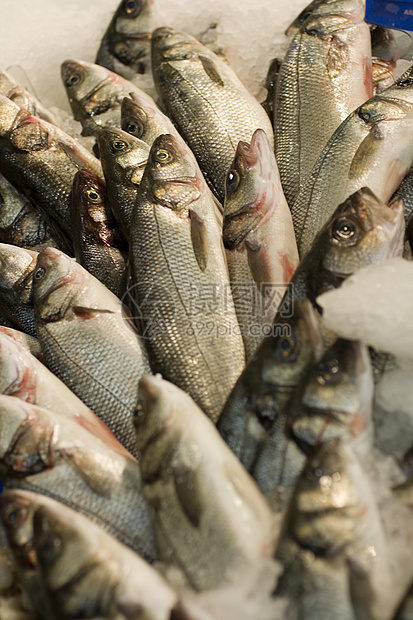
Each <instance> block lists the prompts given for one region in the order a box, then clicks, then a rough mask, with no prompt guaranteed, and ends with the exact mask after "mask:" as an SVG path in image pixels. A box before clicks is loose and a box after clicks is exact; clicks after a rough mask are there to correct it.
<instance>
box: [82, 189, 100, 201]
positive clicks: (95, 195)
mask: <svg viewBox="0 0 413 620" xmlns="http://www.w3.org/2000/svg"><path fill="white" fill-rule="evenodd" d="M86 195H87V197H88V198H89V200H91V201H92V202H102V197H101V195H100V194H99V192H97V191H96V190H95V189H88V190H87V192H86Z"/></svg>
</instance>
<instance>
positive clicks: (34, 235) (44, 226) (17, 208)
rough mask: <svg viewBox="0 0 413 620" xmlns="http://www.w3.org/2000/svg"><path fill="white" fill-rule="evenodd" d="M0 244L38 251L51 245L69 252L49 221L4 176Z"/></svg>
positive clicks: (1, 178) (0, 180)
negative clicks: (54, 233) (54, 232)
mask: <svg viewBox="0 0 413 620" xmlns="http://www.w3.org/2000/svg"><path fill="white" fill-rule="evenodd" d="M56 237H57V235H56ZM0 243H9V244H12V245H18V246H19V247H21V248H28V249H32V250H33V251H35V252H39V251H41V250H44V248H45V247H48V246H51V247H58V248H60V249H62V250H65V249H66V250H67V249H69V248H67V247H66V245H65V244H64V242H62V240H60V241H59V240H58V238H55V237H54V235H53V231H52V229H51V227H50V224H49V222H48V221H47V219H46V218H45V217H44V215H43V214H42V213H41V212H40V211H39V209H38V208H37V207H36V205H34V204H32V203H30V202H29V201H28V200H27V199H26V198H25V197H24V196H23V195H22V194H21V193H20V192H18V191H17V189H15V188H14V187H13V185H12V184H11V183H9V182H8V181H7V179H6V178H5V177H4V176H3V175H2V174H1V173H0Z"/></svg>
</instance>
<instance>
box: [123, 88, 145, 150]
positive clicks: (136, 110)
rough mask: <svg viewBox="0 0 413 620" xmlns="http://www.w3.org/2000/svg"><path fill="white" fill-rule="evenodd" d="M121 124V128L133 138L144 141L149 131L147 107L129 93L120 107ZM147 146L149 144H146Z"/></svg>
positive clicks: (136, 96)
mask: <svg viewBox="0 0 413 620" xmlns="http://www.w3.org/2000/svg"><path fill="white" fill-rule="evenodd" d="M121 116H122V124H121V128H122V129H123V131H126V133H129V134H130V135H131V136H133V137H134V138H139V140H143V141H144V142H146V141H147V140H145V136H146V135H147V132H148V131H149V126H148V120H149V119H148V107H147V105H145V103H144V100H143V99H141V98H140V97H139V96H138V95H136V94H135V93H130V96H129V97H125V98H124V99H123V101H122V106H121ZM148 144H149V142H148Z"/></svg>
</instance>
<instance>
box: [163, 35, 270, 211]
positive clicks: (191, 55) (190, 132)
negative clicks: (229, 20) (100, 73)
mask: <svg viewBox="0 0 413 620" xmlns="http://www.w3.org/2000/svg"><path fill="white" fill-rule="evenodd" d="M152 69H153V74H154V80H155V85H156V88H157V91H158V93H159V95H160V97H161V99H162V102H163V104H164V106H165V109H166V111H167V113H168V115H169V116H170V117H171V118H172V120H173V121H174V123H175V124H176V125H177V127H178V129H179V132H180V133H181V135H182V136H183V138H184V139H185V140H186V142H187V143H188V144H189V146H190V148H191V149H192V151H193V153H194V155H195V157H196V158H197V160H198V163H199V165H200V168H201V170H202V172H203V174H204V175H205V178H206V179H207V181H208V183H209V185H210V186H211V188H212V189H213V191H214V193H215V195H216V196H217V198H218V199H219V200H220V201H221V202H223V199H224V188H225V178H226V175H227V172H228V169H229V167H230V165H231V162H232V160H233V159H234V155H235V149H236V147H237V144H238V142H239V141H240V140H245V141H246V142H249V141H250V140H251V137H252V134H253V133H254V131H255V130H256V129H259V128H261V129H263V130H264V131H265V133H266V134H267V136H268V139H269V140H270V142H271V143H272V140H273V131H272V126H271V122H270V120H269V118H268V116H267V114H266V113H265V111H264V110H263V108H262V107H261V106H260V105H259V103H258V102H257V101H256V99H255V98H254V97H253V96H252V95H251V94H250V93H249V92H248V90H247V89H246V88H245V86H244V85H243V84H242V82H241V81H240V80H239V78H238V77H237V76H236V74H235V73H234V71H233V70H232V69H231V68H230V67H229V65H228V64H227V63H226V62H224V61H223V60H222V59H220V58H219V57H218V56H217V55H216V54H214V53H213V52H211V51H210V50H209V49H208V48H207V47H205V46H204V45H202V44H201V43H199V42H198V41H197V40H196V39H194V37H191V36H190V35H188V34H186V33H184V32H179V31H177V30H173V29H172V28H158V29H157V30H155V31H154V32H153V34H152ZM188 101H190V102H191V105H190V106H189V105H187V102H188Z"/></svg>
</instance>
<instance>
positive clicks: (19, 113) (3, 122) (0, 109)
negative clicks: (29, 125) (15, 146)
mask: <svg viewBox="0 0 413 620" xmlns="http://www.w3.org/2000/svg"><path fill="white" fill-rule="evenodd" d="M26 116H30V112H28V111H27V110H24V109H22V108H21V107H20V106H18V105H17V104H16V103H14V102H13V101H11V99H9V98H8V97H5V96H4V95H0V136H2V137H5V136H7V137H8V136H9V135H10V133H11V131H12V130H13V128H14V127H15V125H16V124H17V123H18V122H19V120H20V119H21V118H25V117H26Z"/></svg>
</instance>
